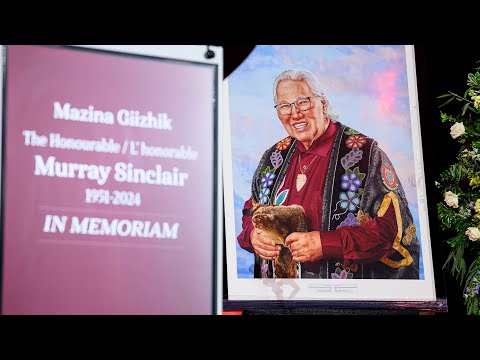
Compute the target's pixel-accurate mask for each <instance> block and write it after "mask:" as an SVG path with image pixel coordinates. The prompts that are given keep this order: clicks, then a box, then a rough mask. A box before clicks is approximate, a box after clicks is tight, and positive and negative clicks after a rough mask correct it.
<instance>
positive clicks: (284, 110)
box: [274, 95, 318, 115]
mask: <svg viewBox="0 0 480 360" xmlns="http://www.w3.org/2000/svg"><path fill="white" fill-rule="evenodd" d="M315 96H318V95H314V96H301V97H299V98H298V99H297V100H295V101H294V102H292V103H280V104H277V105H275V106H274V108H275V109H277V112H278V114H279V115H290V114H291V113H292V105H295V107H296V108H297V109H298V110H300V111H307V110H310V109H311V108H312V101H311V99H312V98H313V97H315Z"/></svg>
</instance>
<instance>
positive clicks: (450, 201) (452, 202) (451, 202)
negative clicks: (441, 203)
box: [445, 191, 458, 208]
mask: <svg viewBox="0 0 480 360" xmlns="http://www.w3.org/2000/svg"><path fill="white" fill-rule="evenodd" d="M445 202H446V203H447V205H448V206H451V207H454V208H458V195H455V194H454V193H453V192H451V191H447V192H446V193H445Z"/></svg>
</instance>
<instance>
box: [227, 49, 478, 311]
mask: <svg viewBox="0 0 480 360" xmlns="http://www.w3.org/2000/svg"><path fill="white" fill-rule="evenodd" d="M219 45H220V46H222V47H223V49H224V77H227V76H228V75H229V74H230V73H232V72H233V71H234V70H235V69H236V68H237V67H238V65H240V64H241V63H242V62H243V60H245V58H246V57H247V56H248V55H249V54H250V52H251V51H252V50H253V49H254V47H255V45H229V44H219ZM414 46H415V62H416V70H417V86H418V97H419V111H420V123H421V135H422V145H423V156H424V169H425V182H426V190H427V203H428V209H429V223H430V234H431V244H432V255H433V264H434V272H435V283H436V292H437V298H447V303H448V314H449V315H463V314H465V307H464V305H463V296H462V289H463V284H462V285H460V284H459V282H458V280H456V279H454V278H453V277H452V276H451V274H450V272H449V267H448V266H447V268H446V269H442V267H443V264H444V263H445V260H446V258H447V256H448V253H449V246H448V245H447V244H446V243H445V240H446V239H448V238H449V237H450V236H449V235H450V234H448V233H445V232H441V231H440V228H439V226H438V217H437V211H436V204H437V203H438V202H439V201H443V197H442V194H440V193H439V192H438V191H437V189H436V188H435V186H434V182H435V180H438V179H439V174H440V173H441V172H442V171H443V170H445V169H446V168H447V167H448V166H449V164H451V163H453V162H454V161H455V159H456V156H457V154H458V150H459V147H460V146H459V144H458V142H457V141H456V140H453V139H452V138H451V136H450V126H451V124H442V122H441V120H440V109H439V105H440V104H442V102H443V101H442V99H440V100H439V99H437V96H440V95H442V94H444V93H446V92H447V91H453V92H455V93H458V94H463V93H464V91H465V90H466V86H467V84H466V81H467V74H468V73H471V72H474V71H475V68H476V67H478V66H480V63H477V61H479V60H480V47H479V46H475V45H474V43H473V42H472V44H465V43H456V42H428V41H425V42H422V43H414ZM447 110H448V109H444V110H443V111H447ZM452 111H457V109H453V110H452ZM453 114H456V113H455V112H454V113H453ZM224 259H225V256H224ZM226 273H227V271H226V262H225V260H224V284H223V286H224V290H223V291H224V298H225V299H226V298H227V293H228V288H227V281H226Z"/></svg>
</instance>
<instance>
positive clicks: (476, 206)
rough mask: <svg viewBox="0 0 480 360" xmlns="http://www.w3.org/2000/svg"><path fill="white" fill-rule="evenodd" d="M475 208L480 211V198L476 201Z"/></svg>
mask: <svg viewBox="0 0 480 360" xmlns="http://www.w3.org/2000/svg"><path fill="white" fill-rule="evenodd" d="M473 209H474V210H475V212H477V213H478V212H480V199H478V200H477V201H475V206H474V208H473Z"/></svg>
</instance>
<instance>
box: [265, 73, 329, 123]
mask: <svg viewBox="0 0 480 360" xmlns="http://www.w3.org/2000/svg"><path fill="white" fill-rule="evenodd" d="M282 80H294V81H305V82H306V83H307V85H308V87H309V88H310V90H312V93H313V94H315V95H317V96H318V97H319V98H320V99H321V100H322V101H323V103H324V104H325V117H327V118H329V119H330V120H332V121H333V122H335V121H336V119H337V118H338V115H336V114H334V113H332V108H331V105H330V102H329V101H328V99H327V97H326V96H325V94H324V93H323V90H322V88H321V87H320V82H319V81H318V79H317V78H316V77H315V75H313V74H312V73H311V72H310V71H308V70H302V69H298V70H285V71H284V72H282V73H281V74H280V75H278V76H277V78H276V79H275V81H274V83H273V101H274V103H275V105H276V104H277V87H278V83H279V82H280V81H282Z"/></svg>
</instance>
